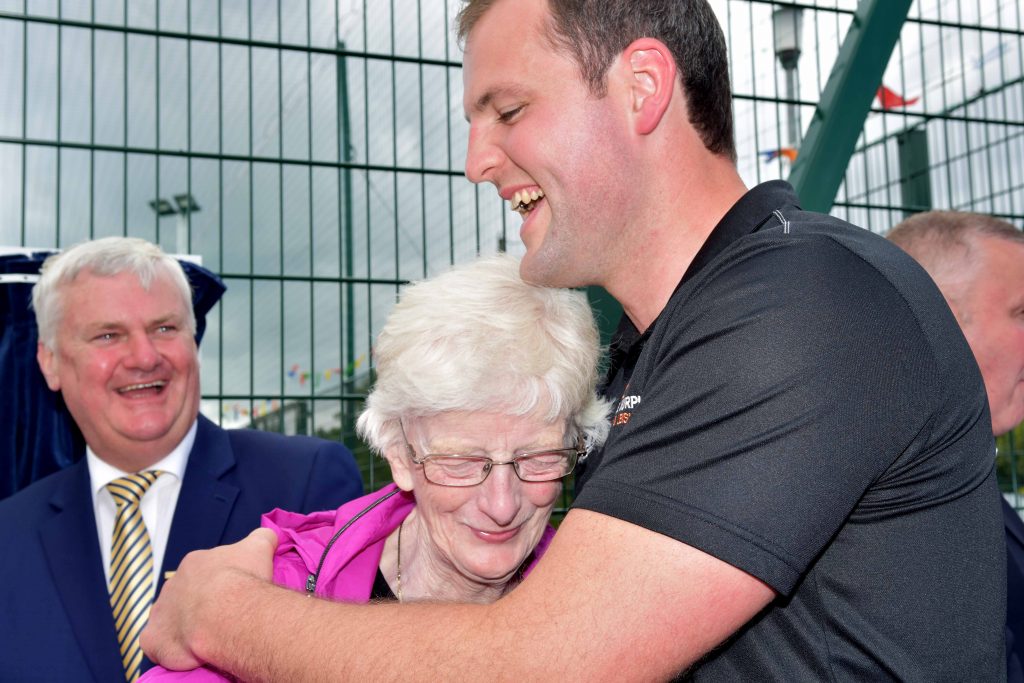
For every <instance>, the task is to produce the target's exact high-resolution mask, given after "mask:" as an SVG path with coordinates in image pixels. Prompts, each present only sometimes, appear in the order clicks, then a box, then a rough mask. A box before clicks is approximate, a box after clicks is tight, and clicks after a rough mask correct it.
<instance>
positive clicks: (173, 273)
mask: <svg viewBox="0 0 1024 683" xmlns="http://www.w3.org/2000/svg"><path fill="white" fill-rule="evenodd" d="M83 272H88V273H91V274H93V275H99V276H101V277H112V276H114V275H120V274H121V273H133V274H134V275H135V276H136V277H138V278H139V283H140V284H141V285H142V287H143V289H146V290H148V289H149V288H150V286H151V285H152V283H153V281H154V280H155V279H157V278H160V277H166V278H168V279H169V280H170V282H171V284H173V285H174V287H175V289H177V290H178V293H179V294H180V295H181V300H182V302H183V304H184V306H185V311H186V320H185V324H186V326H187V328H188V330H189V332H191V333H192V334H195V330H196V317H195V312H194V311H193V310H192V288H191V287H190V286H189V282H188V278H187V277H186V276H185V271H184V270H183V269H182V267H181V264H180V263H178V261H177V260H176V259H175V258H174V257H172V256H169V255H168V254H166V253H164V251H163V250H162V249H161V248H160V247H158V246H157V245H155V244H153V243H152V242H147V241H146V240H143V239H139V238H137V237H104V238H102V239H97V240H90V241H88V242H81V243H79V244H76V245H75V246H73V247H71V248H69V249H66V250H64V251H62V252H60V253H58V254H54V255H52V256H50V257H49V258H47V259H46V261H44V262H43V267H42V269H41V270H40V276H39V282H37V283H36V284H35V286H34V287H33V288H32V308H33V309H34V310H35V312H36V326H37V327H38V328H39V341H40V342H41V343H42V344H43V345H45V346H46V347H47V348H49V349H51V350H54V349H56V341H57V328H58V327H59V326H60V321H61V318H62V316H63V314H64V310H63V298H64V297H63V294H64V290H65V288H66V287H69V286H71V285H72V284H73V283H74V281H75V278H77V277H78V275H79V274H80V273H83Z"/></svg>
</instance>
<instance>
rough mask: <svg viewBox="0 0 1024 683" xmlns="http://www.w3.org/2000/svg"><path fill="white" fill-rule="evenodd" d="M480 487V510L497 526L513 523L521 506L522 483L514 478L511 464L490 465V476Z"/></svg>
mask: <svg viewBox="0 0 1024 683" xmlns="http://www.w3.org/2000/svg"><path fill="white" fill-rule="evenodd" d="M480 487H481V491H480V495H481V500H480V509H481V510H483V512H484V513H485V514H486V515H487V516H488V517H490V518H491V519H492V520H494V523H495V524H497V525H498V526H502V527H504V526H508V525H509V524H511V523H512V522H514V521H515V519H516V515H518V514H519V508H520V506H521V504H522V503H521V500H522V499H521V493H522V482H520V481H519V477H518V476H516V473H515V468H514V466H513V465H512V463H499V464H495V465H492V467H491V472H490V474H489V475H487V479H486V480H484V483H483V484H481V485H480Z"/></svg>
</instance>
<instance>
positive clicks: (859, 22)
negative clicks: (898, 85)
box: [789, 0, 911, 213]
mask: <svg viewBox="0 0 1024 683" xmlns="http://www.w3.org/2000/svg"><path fill="white" fill-rule="evenodd" d="M910 4H911V0H861V1H860V3H859V4H858V5H857V11H856V12H855V13H854V15H853V23H852V24H851V25H850V30H849V32H848V33H847V34H846V39H845V40H843V46H842V48H841V49H840V50H839V57H838V58H837V59H836V63H835V66H833V67H832V72H831V74H830V75H829V77H828V82H827V83H826V84H825V90H824V91H823V92H822V93H821V100H820V101H819V102H818V106H817V107H816V108H815V110H814V117H813V118H812V120H811V123H810V126H809V127H808V129H807V134H806V135H805V136H804V140H803V143H802V144H801V146H800V155H799V156H798V157H797V159H796V162H795V163H794V164H793V170H792V172H791V173H790V175H789V182H790V183H791V184H792V185H793V187H794V188H795V189H796V192H797V195H798V196H799V197H800V202H801V204H802V205H803V208H805V209H808V210H811V211H821V212H823V213H827V212H828V211H829V210H830V209H831V208H832V203H833V202H834V201H835V197H836V192H837V191H838V190H839V185H840V183H842V181H843V175H844V174H845V173H846V167H847V166H848V164H849V162H850V156H851V155H852V154H853V150H854V149H855V148H856V145H857V138H858V137H859V136H860V132H861V130H863V128H864V119H865V118H866V117H867V115H868V111H869V110H870V109H871V99H872V97H874V94H875V91H876V90H877V89H878V86H879V84H880V83H881V81H882V74H883V73H884V72H885V67H886V65H887V64H888V63H889V57H890V55H891V54H892V49H893V47H894V46H895V45H896V41H897V40H898V39H899V36H900V30H901V29H902V28H903V23H904V21H906V19H907V13H908V12H909V11H910Z"/></svg>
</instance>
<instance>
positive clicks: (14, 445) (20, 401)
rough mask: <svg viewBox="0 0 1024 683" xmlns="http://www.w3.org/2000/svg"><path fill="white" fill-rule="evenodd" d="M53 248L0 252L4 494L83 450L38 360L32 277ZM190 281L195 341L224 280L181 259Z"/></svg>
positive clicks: (0, 470) (0, 471)
mask: <svg viewBox="0 0 1024 683" xmlns="http://www.w3.org/2000/svg"><path fill="white" fill-rule="evenodd" d="M51 253H52V252H47V251H41V252H34V253H30V254H14V255H7V256H0V275H2V276H4V282H3V283H0V388H2V389H0V415H3V416H4V420H5V422H6V429H4V430H3V432H2V434H0V498H5V497H7V496H9V495H11V494H12V493H14V492H16V491H18V490H19V489H22V488H24V487H26V486H28V485H29V484H31V483H32V482H34V481H36V480H37V479H40V478H42V477H45V476H46V475H47V474H50V473H51V472H56V471H57V470H59V469H61V468H63V467H67V466H68V465H70V464H72V463H73V462H75V461H77V460H78V459H79V458H81V457H82V456H83V455H85V442H84V441H83V440H82V435H81V433H80V432H79V431H78V428H77V427H76V426H75V423H74V420H72V419H71V415H70V414H69V413H68V411H67V408H66V407H65V406H64V401H63V400H61V397H60V394H59V393H57V392H53V391H50V389H49V387H47V386H46V381H45V380H44V379H43V375H42V373H41V372H40V371H39V366H38V365H37V364H36V344H37V342H38V340H39V336H38V332H37V330H36V320H35V314H34V312H33V311H32V308H31V306H30V303H31V301H32V282H31V281H30V280H29V279H28V278H22V277H21V276H35V275H38V273H39V267H40V266H41V265H42V263H43V261H44V260H45V259H46V257H47V256H49V255H50V254H51ZM181 265H182V267H183V268H184V269H185V274H186V275H188V278H189V281H190V282H191V284H192V305H193V308H194V309H195V313H196V341H197V342H198V341H199V340H201V339H202V336H203V332H204V331H205V330H206V314H207V313H208V312H209V311H210V309H211V308H213V306H214V304H216V303H217V302H218V301H219V300H220V298H221V296H222V295H223V294H224V291H225V287H224V283H223V282H222V281H221V279H220V278H219V277H217V276H216V275H214V274H213V273H212V272H210V271H209V270H207V269H205V268H203V267H201V266H197V265H195V264H194V263H190V262H187V261H182V262H181Z"/></svg>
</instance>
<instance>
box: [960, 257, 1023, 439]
mask: <svg viewBox="0 0 1024 683" xmlns="http://www.w3.org/2000/svg"><path fill="white" fill-rule="evenodd" d="M971 248H972V250H973V251H974V253H975V258H976V259H977V261H976V264H975V267H976V271H975V273H976V274H975V277H974V279H973V281H972V283H971V285H970V286H969V287H970V288H969V290H968V291H967V293H966V295H965V296H964V297H963V300H962V301H960V302H958V304H959V306H958V308H959V313H960V315H959V316H958V317H960V318H961V320H960V323H961V326H962V327H963V331H964V336H966V337H967V342H968V343H969V344H970V345H971V350H972V351H973V352H974V357H975V358H976V359H977V361H978V366H979V367H980V368H981V374H982V377H983V378H984V380H985V389H986V391H987V392H988V403H989V410H990V411H991V413H992V432H993V434H995V435H997V436H998V435H1000V434H1003V433H1005V432H1008V431H1010V430H1011V429H1013V428H1014V427H1016V426H1017V425H1018V424H1020V422H1021V420H1024V244H1021V243H1019V242H1011V241H1008V240H1004V239H999V238H996V237H978V238H975V239H974V240H973V241H972V244H971Z"/></svg>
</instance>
